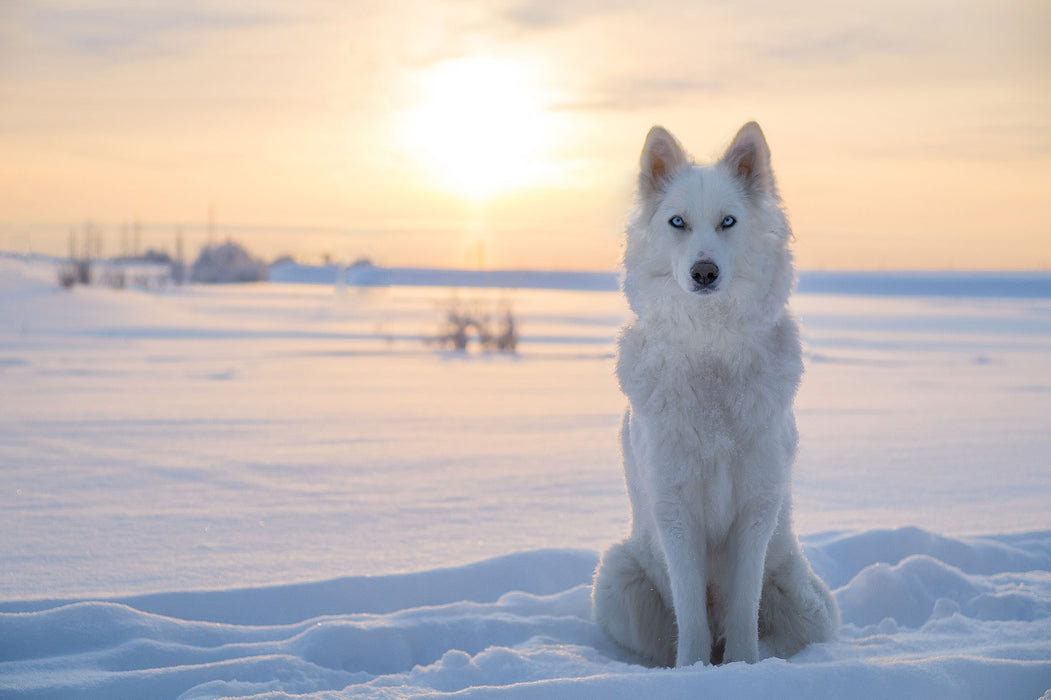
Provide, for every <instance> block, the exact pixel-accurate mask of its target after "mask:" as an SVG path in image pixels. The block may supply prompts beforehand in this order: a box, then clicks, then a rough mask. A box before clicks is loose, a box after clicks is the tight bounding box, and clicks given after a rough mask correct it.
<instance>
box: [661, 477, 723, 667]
mask: <svg viewBox="0 0 1051 700" xmlns="http://www.w3.org/2000/svg"><path fill="white" fill-rule="evenodd" d="M657 527H658V531H659V534H660V540H661V542H660V544H661V549H662V550H663V551H664V560H665V563H666V564H667V567H668V579H669V583H670V584H671V598H672V607H673V608H674V611H675V623H676V625H677V627H678V639H677V642H676V651H675V665H676V666H691V665H693V664H694V663H696V662H698V661H703V662H704V663H706V664H707V663H708V662H709V661H710V660H711V655H712V632H711V629H710V628H709V626H708V575H707V566H706V548H707V543H706V542H705V540H704V537H703V534H702V533H700V531H699V530H698V528H697V527H695V526H694V524H693V522H692V519H691V517H690V509H689V508H687V507H685V505H684V504H683V503H681V502H679V501H678V499H674V498H673V499H668V500H666V501H664V502H663V503H661V504H660V505H658V507H657Z"/></svg>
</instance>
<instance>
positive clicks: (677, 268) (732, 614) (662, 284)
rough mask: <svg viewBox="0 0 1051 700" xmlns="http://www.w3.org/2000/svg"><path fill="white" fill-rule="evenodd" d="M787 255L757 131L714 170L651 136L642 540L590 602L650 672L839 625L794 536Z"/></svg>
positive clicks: (633, 358)
mask: <svg viewBox="0 0 1051 700" xmlns="http://www.w3.org/2000/svg"><path fill="white" fill-rule="evenodd" d="M790 240H791V231H790V228H789V225H788V221H787V219H786V217H785V214H784V211H783V210H782V208H781V204H780V200H779V198H778V195H777V190H776V183H775V181H774V175H773V171H772V169H771V167H770V150H769V147H768V146H767V143H766V139H765V137H764V136H763V133H762V130H761V129H760V128H759V126H758V125H757V124H755V123H754V122H750V123H748V124H745V125H744V126H743V127H742V128H741V130H740V131H739V132H738V133H737V135H736V137H735V138H734V140H733V141H732V143H731V144H730V146H729V148H727V150H726V153H725V155H724V156H723V157H722V158H721V159H720V160H719V161H718V162H716V163H715V164H713V165H709V166H699V165H694V164H692V162H691V161H690V159H689V157H688V156H687V155H686V153H685V151H684V150H683V149H682V147H681V146H680V145H679V143H678V141H676V140H675V138H674V137H673V136H672V135H671V134H669V133H668V132H667V131H666V130H664V129H663V128H661V127H654V128H653V129H652V130H651V131H650V132H649V134H648V135H647V137H646V142H645V145H644V147H643V151H642V157H641V158H640V173H639V182H638V201H637V207H636V211H635V213H634V215H633V216H632V218H631V220H630V222H629V225H628V229H627V241H626V245H625V249H624V273H625V274H624V292H625V294H626V296H627V298H628V302H629V304H630V306H631V309H632V311H633V312H634V313H635V317H634V318H633V319H632V320H631V321H630V322H629V323H628V324H627V325H626V326H625V327H624V328H623V329H622V331H621V334H620V338H619V341H618V342H619V344H618V358H617V376H618V379H619V380H620V386H621V389H622V390H623V392H624V394H625V395H626V396H627V398H628V400H629V403H630V408H629V410H628V412H627V413H626V414H625V419H624V425H623V428H622V435H621V438H622V448H621V451H622V453H623V458H624V473H625V479H626V482H627V487H628V495H629V497H630V499H631V505H632V527H631V532H630V534H629V536H628V537H627V538H626V539H625V540H624V541H623V542H621V543H618V544H616V545H613V546H612V547H611V548H610V549H609V550H607V552H606V553H605V554H604V555H603V558H602V561H601V562H600V564H599V567H598V570H597V571H596V575H595V582H594V594H593V602H594V613H595V619H596V621H597V622H598V623H599V624H600V625H601V626H602V627H603V629H605V630H606V632H607V633H608V634H609V635H610V636H611V637H612V638H613V639H614V640H616V641H617V642H618V643H619V644H620V645H622V646H624V647H625V648H627V649H629V650H631V651H632V652H634V653H635V654H636V655H637V657H638V658H639V659H640V660H641V661H642V662H644V663H647V664H651V665H673V664H674V665H676V666H683V665H688V664H692V663H695V662H697V661H701V662H703V663H719V662H724V661H749V662H753V661H756V660H757V659H758V658H759V641H760V639H762V641H763V644H764V647H765V648H766V649H768V650H770V651H771V652H772V653H774V654H777V655H780V656H790V655H792V654H794V653H796V652H797V651H799V650H800V649H802V648H803V647H804V646H806V645H807V644H810V643H813V642H819V641H825V640H828V639H830V638H831V637H832V635H833V634H834V632H835V630H836V628H837V627H838V625H839V613H838V610H837V608H836V604H835V601H834V600H833V598H832V596H831V594H830V593H829V591H828V588H827V587H826V586H825V584H824V583H823V582H822V581H821V580H820V579H819V578H818V577H817V576H816V575H815V574H814V573H813V571H812V570H811V568H810V565H809V563H808V562H807V560H806V558H805V557H804V555H803V553H802V550H801V549H800V547H799V543H798V540H797V539H796V536H795V534H794V532H793V531H792V514H791V502H792V499H791V494H790V493H789V486H790V483H791V466H792V462H793V460H794V458H795V452H796V443H797V438H798V436H797V432H796V427H795V417H794V414H793V408H792V407H793V402H794V400H795V393H796V389H797V387H798V383H799V379H800V376H801V374H802V371H803V364H802V359H801V349H800V342H799V329H798V327H797V325H796V323H795V321H794V319H793V318H792V316H791V315H790V314H789V312H788V309H787V303H788V296H789V293H790V291H791V288H792V284H793V280H794V273H793V268H792V255H791V252H790V250H789V248H788V243H789V241H790Z"/></svg>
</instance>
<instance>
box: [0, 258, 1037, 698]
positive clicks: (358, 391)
mask: <svg viewBox="0 0 1051 700" xmlns="http://www.w3.org/2000/svg"><path fill="white" fill-rule="evenodd" d="M55 279H56V278H55V273H54V270H53V269H51V268H50V267H49V266H47V265H45V264H42V263H40V262H35V263H26V262H23V261H20V260H18V259H15V258H11V257H0V469H2V472H0V474H2V476H3V487H2V488H0V532H2V533H3V536H2V537H0V563H2V565H0V698H5V699H6V698H23V697H25V698H185V699H189V698H218V697H238V698H243V697H267V698H287V697H293V696H294V697H301V696H306V697H311V698H314V697H316V698H344V697H367V698H410V697H412V698H415V697H425V698H426V697H444V696H446V695H451V696H454V697H470V698H479V697H486V698H488V697H494V698H527V699H532V698H614V699H617V698H670V699H673V700H674V699H676V698H774V697H776V698H894V699H902V698H917V699H923V700H930V699H932V698H935V699H940V698H945V699H949V698H952V699H954V700H955V699H957V698H1028V699H1030V700H1035V699H1036V698H1040V697H1041V696H1043V697H1044V698H1047V699H1048V700H1051V694H1049V693H1047V692H1045V691H1048V689H1049V688H1051V458H1049V455H1051V298H1049V295H1048V294H1046V293H1035V294H1030V293H1025V292H1024V291H1022V292H1018V293H1012V292H1006V293H997V294H994V295H993V296H983V295H982V294H981V293H980V291H976V292H975V293H974V294H973V295H971V296H966V297H954V296H945V295H939V294H938V291H937V289H934V288H932V289H931V293H930V294H929V295H925V294H924V293H923V291H922V290H919V291H917V289H916V285H915V283H914V282H915V280H913V281H912V283H908V284H907V283H906V282H907V280H904V281H903V280H901V279H898V278H895V277H893V276H886V277H883V278H880V277H879V276H871V275H870V276H865V277H864V278H858V280H860V282H863V284H861V283H860V282H859V287H858V289H857V291H861V292H865V293H863V294H861V293H859V294H848V293H843V292H845V291H850V284H851V280H850V278H849V277H847V278H843V279H840V280H839V281H838V282H837V283H836V285H833V287H832V288H831V289H832V290H833V291H836V292H837V293H829V288H826V289H824V290H823V289H821V288H820V285H816V286H815V285H813V284H807V280H806V278H804V283H803V284H801V287H802V288H803V289H804V290H806V289H811V290H815V291H812V292H803V293H800V294H798V295H797V296H796V297H795V299H794V302H793V304H794V308H795V310H796V312H797V314H798V316H799V317H800V320H801V323H802V326H803V329H804V336H805V341H806V361H807V371H806V374H805V376H804V379H803V385H802V388H801V390H800V394H799V399H798V402H797V418H798V422H799V427H800V433H801V448H800V454H799V458H798V460H797V464H796V469H795V484H794V488H795V502H796V514H797V515H796V519H797V526H798V530H799V532H800V533H801V535H802V537H803V541H804V544H805V547H806V550H807V553H808V555H809V556H810V558H811V560H812V562H813V564H814V567H815V569H816V570H817V571H818V572H819V574H820V575H821V576H822V577H823V578H824V579H825V580H826V581H827V582H828V584H829V585H830V586H831V587H832V588H833V589H834V591H835V595H836V597H837V599H838V601H839V603H840V606H841V608H842V612H843V627H842V628H841V630H840V634H839V637H838V639H836V640H835V641H834V642H831V643H828V644H823V645H816V646H813V647H810V648H808V649H806V650H804V651H803V652H802V653H800V654H799V655H797V656H796V657H794V658H792V659H790V660H787V661H786V660H780V659H775V658H767V659H765V660H763V661H761V662H760V663H758V664H755V665H751V666H749V665H745V664H730V665H727V666H723V667H714V668H713V667H703V666H698V667H693V668H688V669H676V670H668V669H647V668H643V667H641V666H638V665H634V664H633V663H632V660H631V659H630V658H628V657H627V656H626V655H625V654H624V653H623V652H621V651H620V650H618V649H616V648H615V647H614V646H613V645H612V644H611V643H610V642H608V641H607V640H606V639H605V638H604V637H603V636H602V634H601V633H600V632H599V630H598V629H597V628H596V627H595V625H594V624H592V622H591V621H590V617H589V612H590V610H589V609H590V604H589V595H590V578H591V572H592V570H593V569H594V566H595V564H596V561H597V558H598V553H599V552H600V551H601V549H602V548H603V547H604V546H605V545H606V544H607V543H608V542H610V541H612V540H614V539H616V538H619V537H620V536H622V535H623V534H624V532H625V529H626V527H627V518H628V504H627V498H626V495H625V492H624V486H623V479H622V475H621V471H620V464H619V456H618V453H617V429H618V426H619V420H620V414H621V412H622V410H623V407H624V399H623V398H622V396H621V395H620V393H619V390H618V388H617V385H616V380H615V378H614V375H613V355H614V338H615V334H616V329H617V327H618V326H619V325H620V324H621V323H622V321H623V320H624V318H625V316H626V309H625V305H624V303H623V301H622V300H621V298H620V296H619V295H618V294H617V293H616V292H612V291H586V290H579V289H578V290H576V291H559V290H553V289H518V290H514V291H508V290H504V291H500V290H492V289H480V288H476V289H468V288H461V289H460V290H459V291H458V292H454V291H451V290H449V289H447V288H444V287H406V286H391V287H383V288H355V287H349V288H344V289H336V288H334V287H332V286H328V285H319V284H292V283H280V284H279V283H268V284H259V285H239V286H229V287H200V286H196V287H184V288H178V289H174V288H173V289H168V290H165V291H159V292H158V291H153V292H144V291H138V290H133V289H127V290H120V291H114V290H109V289H102V288H83V287H78V288H75V289H74V290H73V291H71V292H66V291H62V290H60V289H59V288H58V287H57V284H56V282H55ZM981 283H982V280H980V279H979V280H977V281H976V282H975V287H976V288H978V289H979V290H980V287H981ZM1041 284H1043V285H1044V286H1043V289H1045V290H1046V289H1047V279H1046V276H1045V277H1044V278H1043V281H1042V282H1041ZM873 285H876V286H875V287H874V286H873ZM538 286H542V285H538ZM1023 286H1024V285H1023ZM1008 287H1010V285H1008ZM1003 289H1004V288H1003V287H1001V288H1000V291H1001V292H1003ZM818 292H821V293H818ZM454 298H458V299H459V300H460V302H462V303H469V304H473V305H474V306H476V307H478V308H481V309H483V310H486V309H487V310H490V311H492V312H493V313H496V312H498V311H500V310H502V309H504V308H507V307H510V308H512V309H513V311H514V315H515V317H516V319H517V321H518V325H519V329H520V332H521V342H520V344H519V352H518V353H517V354H516V355H514V356H507V355H498V354H486V353H480V352H477V351H471V352H469V353H468V354H466V355H464V354H457V353H455V352H452V351H448V350H443V349H440V348H438V347H437V346H436V345H434V344H433V343H427V342H425V341H424V339H423V338H424V337H425V336H430V335H433V334H435V333H436V332H437V329H438V327H439V324H440V322H441V320H442V317H443V314H444V313H445V310H446V309H448V308H449V307H450V305H452V304H453V299H454Z"/></svg>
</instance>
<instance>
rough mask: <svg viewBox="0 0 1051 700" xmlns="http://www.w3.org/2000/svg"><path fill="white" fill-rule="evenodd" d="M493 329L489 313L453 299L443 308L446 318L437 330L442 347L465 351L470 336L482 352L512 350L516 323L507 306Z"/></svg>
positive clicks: (507, 351)
mask: <svg viewBox="0 0 1051 700" xmlns="http://www.w3.org/2000/svg"><path fill="white" fill-rule="evenodd" d="M495 325H496V330H495V331H494V330H493V326H494V323H493V320H492V314H490V313H489V312H488V311H486V310H485V308H484V307H483V306H482V305H481V304H479V303H468V302H462V301H460V300H459V299H456V298H454V299H453V300H451V301H450V302H449V303H448V304H447V305H446V308H445V318H444V321H443V323H442V325H441V328H440V329H439V331H438V337H437V340H438V343H439V345H441V346H442V347H446V348H450V349H452V350H458V351H461V352H466V351H467V349H468V345H469V344H470V342H471V339H472V337H473V338H474V339H476V343H477V345H478V347H479V348H480V349H482V350H485V351H490V352H491V351H496V352H505V353H514V352H515V351H516V349H517V347H518V326H517V323H516V322H515V317H514V313H513V311H512V310H511V307H510V305H508V306H507V307H506V308H505V309H504V310H503V311H502V312H501V313H500V314H499V315H498V319H497V322H496V324H495Z"/></svg>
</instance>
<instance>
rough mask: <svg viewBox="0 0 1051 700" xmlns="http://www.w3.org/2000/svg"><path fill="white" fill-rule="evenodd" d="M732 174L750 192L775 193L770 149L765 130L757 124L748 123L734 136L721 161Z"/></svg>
mask: <svg viewBox="0 0 1051 700" xmlns="http://www.w3.org/2000/svg"><path fill="white" fill-rule="evenodd" d="M720 162H721V163H723V164H724V165H725V166H726V167H727V168H729V170H730V174H731V175H733V176H734V177H736V178H738V179H739V180H741V182H743V183H744V185H745V188H746V189H748V190H749V191H757V190H766V191H768V192H774V191H775V187H774V171H773V169H772V168H771V167H770V147H769V146H767V145H766V137H764V136H763V130H762V129H760V128H759V125H758V124H756V123H755V122H748V123H747V124H745V125H744V126H742V127H741V130H740V131H738V132H737V136H734V140H733V143H731V144H730V147H729V148H727V149H726V154H725V155H724V156H723V157H722V160H721V161H720Z"/></svg>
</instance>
